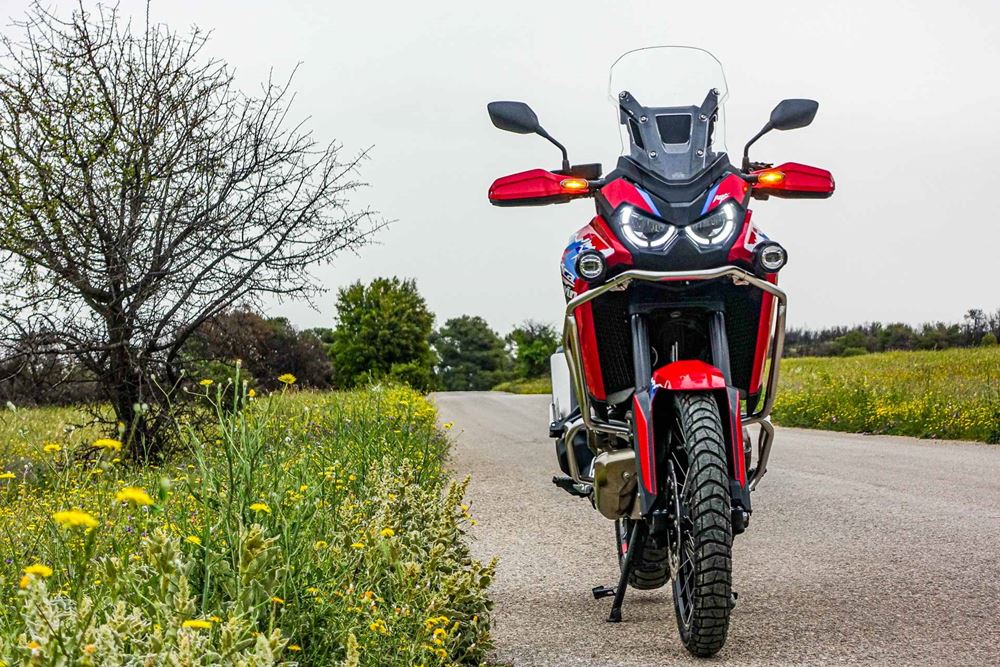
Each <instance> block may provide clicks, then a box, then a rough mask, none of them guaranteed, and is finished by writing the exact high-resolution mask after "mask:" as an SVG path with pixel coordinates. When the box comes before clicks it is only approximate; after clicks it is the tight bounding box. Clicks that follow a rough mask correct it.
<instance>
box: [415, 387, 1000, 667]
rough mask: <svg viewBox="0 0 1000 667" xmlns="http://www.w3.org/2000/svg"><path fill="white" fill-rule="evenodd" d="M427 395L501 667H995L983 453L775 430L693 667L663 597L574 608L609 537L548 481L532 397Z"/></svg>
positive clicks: (989, 502) (990, 528)
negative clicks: (491, 607)
mask: <svg viewBox="0 0 1000 667" xmlns="http://www.w3.org/2000/svg"><path fill="white" fill-rule="evenodd" d="M434 401H435V402H436V403H437V405H438V408H439V411H440V416H441V420H442V421H444V422H448V421H453V422H454V423H455V426H454V428H453V429H452V433H453V434H454V439H455V447H454V454H453V461H452V464H451V465H452V468H453V469H454V472H455V475H456V476H458V477H464V476H465V475H471V477H472V481H471V484H470V486H469V492H468V498H469V500H470V504H471V506H472V509H471V512H472V514H473V516H474V517H475V518H476V519H477V520H478V525H477V526H475V527H474V528H472V530H471V534H472V537H473V550H474V552H475V553H476V554H477V555H478V556H480V557H483V558H487V557H490V556H492V555H499V556H500V566H499V570H498V573H497V579H496V582H495V584H494V586H493V589H492V594H493V598H494V600H495V601H496V610H495V614H494V632H493V636H494V640H495V642H496V651H495V655H494V660H495V661H496V663H498V664H500V665H518V666H520V665H602V666H603V665H606V666H612V665H623V666H624V665H637V666H638V665H643V666H646V667H648V666H650V665H677V664H705V663H711V664H719V665H806V664H808V665H831V664H833V665H872V664H878V665H985V664H1000V616H998V615H1000V610H998V609H997V606H998V604H1000V558H998V553H997V552H998V550H1000V446H995V445H994V446H990V445H977V444H971V443H956V442H942V441H926V440H913V439H908V438H897V437H875V436H860V435H847V434H841V433H830V432H822V431H808V430H800V429H778V432H777V436H776V441H775V448H774V453H773V454H772V457H771V462H770V464H769V466H768V474H767V476H766V477H765V478H764V480H763V481H762V482H761V485H760V487H759V488H758V491H757V492H756V493H755V494H754V497H753V501H754V515H753V520H752V523H751V526H750V529H749V530H748V532H747V533H746V534H744V535H742V536H740V537H738V538H737V539H736V541H735V547H734V588H735V590H737V591H738V592H739V594H740V599H739V604H738V605H737V607H736V609H735V610H734V612H733V617H732V623H731V626H730V632H729V639H728V642H727V644H726V648H724V649H723V651H722V652H721V653H720V654H719V655H718V656H717V657H716V658H715V659H712V660H708V661H698V660H695V659H693V658H691V657H690V656H689V655H688V654H687V653H686V652H685V651H684V648H683V646H682V645H681V643H680V641H679V639H678V638H677V631H676V627H675V624H674V618H673V608H672V605H671V602H670V592H669V587H667V588H663V589H660V590H657V591H649V592H646V591H634V590H631V589H630V590H629V593H628V595H627V597H626V600H625V607H624V610H623V611H624V619H625V622H624V623H621V624H617V625H614V624H608V623H606V622H605V618H606V616H607V611H608V609H609V608H610V599H605V600H600V601H594V600H593V599H592V598H591V595H590V589H591V587H593V586H597V585H611V584H613V583H614V582H615V579H616V570H617V567H616V563H615V553H614V539H613V532H614V529H613V526H612V523H611V522H610V521H607V520H606V519H604V518H603V517H601V516H600V515H599V514H598V513H597V512H595V511H594V510H593V509H591V507H590V505H589V503H587V501H585V500H578V499H574V498H572V497H570V496H569V495H567V494H566V493H565V492H563V491H561V490H559V489H557V488H556V487H554V486H553V485H552V484H551V482H550V480H551V477H552V475H553V474H556V473H558V467H557V465H556V462H555V454H554V452H553V445H552V441H551V440H549V438H548V437H546V423H547V408H548V398H547V397H545V396H515V395H509V394H499V393H492V392H485V393H448V394H437V395H436V396H435V397H434Z"/></svg>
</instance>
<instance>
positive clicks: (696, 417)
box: [671, 393, 733, 657]
mask: <svg viewBox="0 0 1000 667" xmlns="http://www.w3.org/2000/svg"><path fill="white" fill-rule="evenodd" d="M675 401H676V407H677V416H678V425H679V426H680V435H681V438H682V440H683V443H682V445H680V447H679V448H678V449H677V450H676V451H675V452H671V456H672V458H673V461H674V465H675V466H676V468H677V470H678V478H679V479H678V482H679V484H680V504H681V507H682V516H683V517H684V518H683V519H682V520H681V522H680V530H679V540H676V541H679V544H678V545H676V548H677V553H676V557H677V561H676V562H677V563H678V568H677V569H678V572H677V576H676V577H675V578H674V580H673V593H674V596H673V597H674V611H675V612H676V616H677V627H678V629H679V630H680V635H681V641H682V642H683V643H684V646H685V647H686V648H687V650H688V651H690V652H691V653H692V654H694V655H696V656H699V657H708V656H712V655H715V654H716V653H718V651H719V650H720V649H721V648H722V646H723V645H724V644H725V643H726V633H727V631H728V630H729V614H730V611H731V609H732V607H731V603H730V599H731V594H732V549H733V530H732V523H731V516H730V507H731V505H730V497H729V471H728V466H727V464H726V441H725V438H724V437H723V426H722V418H721V416H720V414H719V406H718V404H717V403H716V400H715V398H714V397H713V396H712V395H710V394H707V393H678V394H676V395H675ZM685 515H686V516H685Z"/></svg>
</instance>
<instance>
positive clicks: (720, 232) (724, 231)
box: [684, 201, 739, 246]
mask: <svg viewBox="0 0 1000 667" xmlns="http://www.w3.org/2000/svg"><path fill="white" fill-rule="evenodd" d="M737 218H739V209H738V208H737V206H736V204H735V203H733V202H731V201H728V202H726V203H725V204H723V205H722V206H720V207H718V208H717V209H715V210H714V211H712V212H711V213H710V214H709V215H707V216H705V217H704V218H702V219H701V220H699V221H697V222H695V223H692V224H691V225H688V226H687V227H685V228H684V233H685V234H687V237H688V238H689V239H691V240H692V241H694V242H695V243H697V244H698V245H699V246H717V245H721V244H723V243H725V242H726V241H728V240H729V239H730V237H732V235H733V230H734V229H736V221H737Z"/></svg>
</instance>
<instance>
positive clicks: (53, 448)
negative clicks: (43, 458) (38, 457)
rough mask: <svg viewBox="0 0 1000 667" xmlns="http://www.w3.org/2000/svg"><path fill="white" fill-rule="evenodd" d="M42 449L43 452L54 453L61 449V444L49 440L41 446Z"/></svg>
mask: <svg viewBox="0 0 1000 667" xmlns="http://www.w3.org/2000/svg"><path fill="white" fill-rule="evenodd" d="M42 451H44V452H46V453H48V454H56V453H58V452H61V451H62V446H60V445H57V444H56V443H54V442H50V443H48V444H47V445H45V446H44V447H42Z"/></svg>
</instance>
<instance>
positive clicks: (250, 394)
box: [247, 389, 257, 398]
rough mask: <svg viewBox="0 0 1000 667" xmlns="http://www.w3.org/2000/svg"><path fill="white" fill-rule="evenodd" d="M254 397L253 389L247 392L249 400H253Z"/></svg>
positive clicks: (255, 393)
mask: <svg viewBox="0 0 1000 667" xmlns="http://www.w3.org/2000/svg"><path fill="white" fill-rule="evenodd" d="M256 395H257V392H256V391H254V390H253V389H251V390H250V391H248V392H247V396H249V397H250V398H253V397H254V396H256Z"/></svg>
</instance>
